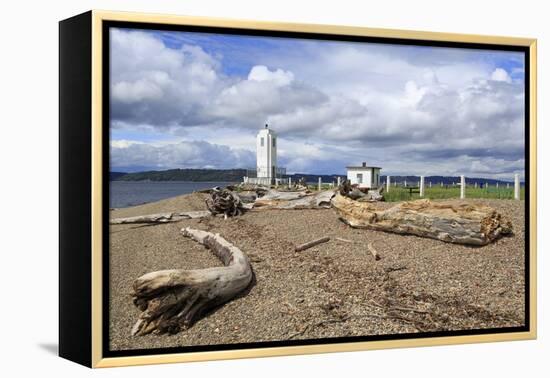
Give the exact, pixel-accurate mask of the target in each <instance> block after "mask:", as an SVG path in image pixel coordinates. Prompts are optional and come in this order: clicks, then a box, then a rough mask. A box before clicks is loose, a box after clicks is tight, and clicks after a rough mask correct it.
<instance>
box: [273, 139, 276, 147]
mask: <svg viewBox="0 0 550 378" xmlns="http://www.w3.org/2000/svg"><path fill="white" fill-rule="evenodd" d="M275 139H276V138H273V148H275Z"/></svg>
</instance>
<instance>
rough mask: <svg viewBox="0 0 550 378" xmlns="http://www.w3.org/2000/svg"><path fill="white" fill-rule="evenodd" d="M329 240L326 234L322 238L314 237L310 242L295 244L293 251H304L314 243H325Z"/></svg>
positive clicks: (313, 245)
mask: <svg viewBox="0 0 550 378" xmlns="http://www.w3.org/2000/svg"><path fill="white" fill-rule="evenodd" d="M329 240H330V238H329V237H328V236H325V237H324V238H320V239H315V240H312V241H310V242H307V243H304V244H300V245H297V246H296V247H295V248H294V251H295V252H300V251H304V250H306V249H309V248H311V247H315V246H316V245H319V244H322V243H326V242H328V241H329Z"/></svg>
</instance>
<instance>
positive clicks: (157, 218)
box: [109, 211, 212, 224]
mask: <svg viewBox="0 0 550 378" xmlns="http://www.w3.org/2000/svg"><path fill="white" fill-rule="evenodd" d="M210 216H212V213H211V212H210V211H182V212H179V213H159V214H149V215H138V216H135V217H128V218H113V219H111V220H110V221H109V223H110V224H132V223H133V224H155V223H168V222H178V221H180V220H182V219H199V218H206V217H210Z"/></svg>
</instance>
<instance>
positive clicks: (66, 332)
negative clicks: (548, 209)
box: [60, 10, 537, 368]
mask: <svg viewBox="0 0 550 378" xmlns="http://www.w3.org/2000/svg"><path fill="white" fill-rule="evenodd" d="M108 22H128V23H139V24H154V25H176V26H181V25H186V26H197V27H214V28H229V29H240V30H261V31H266V32H288V33H313V34H319V35H334V36H356V37H369V38H381V39H388V40H390V41H391V40H396V39H398V40H410V41H432V42H441V43H463V44H477V45H500V46H515V47H522V48H525V49H526V51H528V53H527V54H528V66H527V65H526V68H528V73H529V76H528V77H526V79H525V80H526V84H527V83H528V90H529V91H528V97H529V108H528V109H526V113H527V114H526V118H527V120H528V125H529V139H528V140H529V145H528V146H526V148H527V147H528V149H529V159H528V164H529V166H528V167H526V171H527V170H528V171H529V181H528V184H529V187H528V188H529V193H528V194H529V204H528V205H529V208H528V214H529V219H528V222H529V235H528V236H526V238H527V239H528V246H529V249H528V251H526V253H527V254H528V260H527V261H528V263H529V265H528V267H526V268H528V272H529V276H528V278H529V280H528V282H526V285H528V288H529V293H528V298H526V300H527V299H528V304H529V305H528V314H529V319H528V330H525V331H520V332H506V333H487V334H484V333H482V332H480V333H477V334H458V335H453V336H440V337H437V336H434V337H418V338H404V339H395V340H394V339H392V340H374V341H357V342H355V341H353V342H343V343H330V344H323V343H316V344H308V345H293V346H276V347H261V346H260V347H257V348H249V349H231V350H210V351H197V352H185V353H164V354H163V353H160V354H142V355H128V356H106V355H105V353H104V338H105V336H106V330H105V324H104V319H103V314H104V306H105V303H106V302H105V298H104V294H103V293H104V290H103V287H104V280H105V273H106V272H105V270H104V264H103V262H104V261H103V256H104V236H105V235H104V219H105V218H104V210H105V203H104V198H103V193H104V191H105V188H106V183H105V180H106V177H105V172H104V161H103V158H104V149H105V148H107V146H106V145H105V139H104V130H103V127H104V124H105V123H104V121H105V114H104V112H103V106H104V101H105V98H104V93H105V91H104V90H105V88H104V85H105V82H104V81H103V77H104V76H103V74H104V70H103V68H104V65H105V60H104V43H103V42H104V39H105V24H106V23H108ZM60 28H61V29H60V30H61V33H60V45H61V48H60V75H61V78H60V87H61V92H63V90H66V91H68V90H69V89H68V88H70V86H71V85H74V80H77V79H73V78H78V80H84V81H85V83H84V84H82V85H84V86H83V87H82V91H83V92H82V93H84V94H86V93H87V92H86V91H90V96H89V97H84V98H82V97H78V96H69V95H66V96H64V95H63V93H61V95H60V96H61V97H60V99H61V100H60V113H61V116H60V119H61V120H60V124H61V125H60V127H61V136H60V137H61V143H60V145H61V147H60V148H61V150H62V151H61V157H60V161H61V162H60V164H61V166H62V169H61V178H60V180H61V182H60V185H61V190H62V192H63V193H62V194H61V197H64V198H65V199H64V201H61V203H60V207H61V216H60V218H61V220H60V222H61V225H62V227H61V231H60V233H61V234H60V235H61V236H60V238H61V239H62V241H61V246H60V264H61V269H60V275H61V276H60V290H61V292H60V296H61V298H60V355H61V356H63V357H65V358H68V359H71V360H73V361H76V362H79V363H82V364H84V365H87V366H90V367H94V368H95V367H114V366H129V365H143V364H160V363H174V362H188V361H207V360H220V359H237V358H251V357H267V356H283V355H297V354H311V353H328V352H348V351H360V350H371V349H386V348H402V347H418V346H435V345H449V344H464V343H481V342H495V341H512V340H527V339H535V338H536V335H537V332H536V329H537V326H536V321H537V317H536V314H537V307H536V293H537V292H536V272H537V266H536V242H537V238H536V236H537V232H536V230H537V228H536V227H537V219H536V213H537V166H536V164H537V163H536V158H537V152H536V146H537V135H536V124H537V80H536V77H537V63H536V62H537V41H536V39H528V38H513V37H501V36H482V35H469V34H451V33H437V32H424V31H410V30H393V29H377V28H366V27H354V26H335V25H315V24H294V23H280V22H259V21H250V20H230V19H219V18H210V17H189V16H174V15H160V14H144V13H128V12H110V11H99V10H93V11H90V12H88V13H85V14H83V15H81V16H76V17H74V18H72V19H69V20H66V21H62V22H61V23H60ZM79 32H81V33H84V37H83V41H85V43H82V42H81V41H79V40H77V38H76V37H75V34H78V33H79ZM68 34H72V36H67V35H68ZM71 38H72V39H71ZM87 39H89V44H88V42H86V41H87ZM79 48H83V49H89V51H88V52H89V54H88V53H87V54H84V56H82V54H81V53H80V52H79V50H78V49H79ZM75 54H80V58H78V59H82V60H81V61H80V62H88V60H87V59H88V58H89V63H87V64H86V67H87V68H88V69H89V78H87V79H86V80H85V79H82V78H81V76H82V73H80V74H79V73H74V74H73V76H71V75H69V74H67V72H66V71H65V70H66V69H67V70H68V69H69V68H67V67H68V66H67V65H68V64H69V63H66V60H70V59H77V58H75ZM64 59H65V60H64ZM78 62H79V61H78V60H76V63H78ZM84 72H85V71H84ZM79 75H80V76H79ZM64 77H65V78H64ZM71 80H73V81H71ZM78 80H77V81H78ZM64 85H67V87H65V86H64ZM71 97H72V98H71ZM88 100H89V101H90V102H89V103H87V101H88ZM74 101H79V102H80V103H79V105H78V106H80V107H81V108H82V109H84V110H86V111H87V112H88V113H86V115H82V114H80V115H70V114H69V113H67V115H65V114H66V113H65V112H68V111H69V110H67V109H68V108H69V107H72V108H74V106H76V105H75V104H74V103H73V102H74ZM71 117H76V118H71ZM78 117H83V118H78ZM82 120H84V121H88V120H89V122H90V127H89V128H85V127H82V129H83V130H84V131H82V132H79V134H78V137H79V138H82V140H83V141H85V142H86V143H88V145H89V150H85V151H84V152H82V153H87V152H86V151H88V152H89V153H90V156H89V159H90V160H89V161H90V163H91V165H90V167H89V170H86V171H85V172H84V173H83V175H87V176H86V177H87V178H86V181H82V185H83V187H84V188H87V187H88V185H89V192H88V194H86V192H84V193H82V192H80V193H78V192H77V191H76V189H77V188H76V189H74V190H75V191H74V192H72V191H71V190H72V189H70V188H69V187H68V186H69V183H68V181H67V182H66V181H64V177H68V175H70V174H71V172H72V169H80V168H82V167H79V168H75V167H72V168H71V166H70V165H69V163H68V162H67V163H66V162H65V161H66V160H68V159H69V158H68V157H67V156H68V155H64V154H65V150H67V149H69V150H70V148H71V147H68V146H70V144H71V143H74V138H73V137H72V136H70V135H68V134H67V136H66V137H65V136H64V135H65V134H66V129H65V128H66V127H67V126H66V124H65V123H68V122H70V121H71V122H74V121H82ZM71 132H77V131H71ZM64 133H65V134H64ZM64 149H65V150H64ZM69 152H70V151H68V150H67V151H66V153H67V154H68V153H69ZM72 152H73V153H77V152H75V151H74V150H73V151H72ZM64 164H67V165H64ZM67 180H68V179H67ZM88 195H89V196H88ZM82 196H88V197H86V199H84V198H83V197H82ZM78 201H81V202H82V203H83V205H82V206H83V208H84V209H87V210H86V211H89V212H88V213H87V214H84V215H82V216H83V217H85V216H87V215H89V223H86V224H81V225H78V224H75V223H74V222H71V220H70V219H68V218H67V217H65V218H64V216H63V215H64V214H66V213H65V212H64V209H66V207H69V206H71V205H72V204H74V203H75V202H78ZM526 205H527V204H526ZM77 227H80V228H77ZM69 232H72V233H76V234H77V235H79V234H78V233H80V232H82V233H86V235H88V237H87V238H84V239H82V238H80V239H79V240H76V239H75V240H72V239H71V240H69V239H68V238H69V237H68V236H67V235H68V234H69ZM64 240H67V241H66V242H65V241H64ZM87 241H89V244H88V242H87ZM71 248H72V249H71ZM80 251H86V252H83V253H84V256H85V258H82V259H79V258H78V257H75V256H69V255H70V254H75V253H80ZM69 270H70V271H74V272H75V274H76V272H78V275H80V277H75V276H74V275H71V273H70V272H69ZM83 272H86V273H83ZM79 280H89V286H86V285H85V283H82V282H84V281H79ZM86 282H88V281H86ZM82 285H84V286H82ZM71 287H72V288H71ZM88 289H89V293H88ZM76 290H81V295H82V298H80V299H79V300H81V301H83V302H82V303H85V306H84V307H83V308H84V309H85V310H86V311H88V310H90V311H89V316H85V317H84V319H80V320H78V321H76V320H74V318H75V317H78V316H82V314H78V313H77V310H76V309H75V308H74V303H75V299H74V298H75V296H76V295H77V292H76ZM76 303H79V302H76ZM88 303H89V304H88ZM71 319H73V320H74V321H75V322H77V323H78V324H76V323H75V324H73V323H72V322H73V320H71ZM107 328H108V327H107ZM107 331H108V330H107ZM77 339H81V340H84V341H89V348H88V347H85V348H83V349H82V350H81V351H80V352H75V351H74V348H76V345H77V344H78V341H77Z"/></svg>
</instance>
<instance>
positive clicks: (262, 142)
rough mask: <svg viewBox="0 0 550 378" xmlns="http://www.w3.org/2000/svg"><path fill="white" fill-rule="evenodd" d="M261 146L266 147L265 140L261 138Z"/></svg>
mask: <svg viewBox="0 0 550 378" xmlns="http://www.w3.org/2000/svg"><path fill="white" fill-rule="evenodd" d="M260 145H261V146H262V147H263V146H264V138H263V137H262V138H260Z"/></svg>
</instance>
